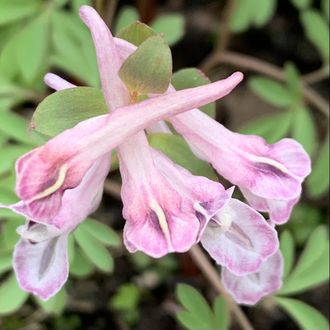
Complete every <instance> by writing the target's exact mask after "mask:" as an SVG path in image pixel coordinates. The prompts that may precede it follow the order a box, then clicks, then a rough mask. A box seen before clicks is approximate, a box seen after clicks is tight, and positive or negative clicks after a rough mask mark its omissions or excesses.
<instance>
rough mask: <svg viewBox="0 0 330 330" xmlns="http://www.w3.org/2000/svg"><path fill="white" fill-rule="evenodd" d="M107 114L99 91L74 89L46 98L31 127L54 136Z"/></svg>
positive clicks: (38, 108)
mask: <svg viewBox="0 0 330 330" xmlns="http://www.w3.org/2000/svg"><path fill="white" fill-rule="evenodd" d="M107 112H108V110H107V106H106V104H105V101H104V97H103V94H102V92H101V90H99V89H96V88H92V87H75V88H70V89H65V90H61V91H58V92H55V93H53V94H51V95H49V96H48V97H46V98H45V99H44V100H43V101H42V102H41V103H40V104H39V105H38V107H37V109H36V111H35V112H34V114H33V117H32V124H31V125H32V127H33V129H35V130H36V131H37V132H39V133H41V134H44V135H46V136H55V135H57V134H59V133H61V132H62V131H64V130H66V129H68V128H72V127H73V126H75V125H76V124H78V123H79V122H81V121H83V120H86V119H88V118H91V117H94V116H99V115H103V114H105V113H107ZM0 116H1V114H0Z"/></svg>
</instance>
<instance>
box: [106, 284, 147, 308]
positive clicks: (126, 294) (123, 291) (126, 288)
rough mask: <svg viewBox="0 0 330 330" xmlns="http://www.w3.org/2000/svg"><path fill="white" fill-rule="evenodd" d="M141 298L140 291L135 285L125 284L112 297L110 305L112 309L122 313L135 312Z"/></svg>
mask: <svg viewBox="0 0 330 330" xmlns="http://www.w3.org/2000/svg"><path fill="white" fill-rule="evenodd" d="M140 297H141V293H140V290H139V288H138V287H137V286H136V285H135V284H131V283H125V284H122V285H121V286H120V287H119V288H118V291H117V292H116V293H115V294H114V295H113V296H112V298H111V301H110V304H111V307H112V308H114V309H116V310H120V311H127V310H135V309H136V308H137V306H138V303H139V300H140Z"/></svg>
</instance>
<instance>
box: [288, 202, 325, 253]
mask: <svg viewBox="0 0 330 330" xmlns="http://www.w3.org/2000/svg"><path fill="white" fill-rule="evenodd" d="M323 221H324V215H323V213H322V210H320V209H319V208H318V207H315V206H311V205H309V204H303V203H299V204H298V205H296V206H295V207H294V209H293V211H292V214H291V218H290V221H289V222H288V223H287V227H288V228H290V231H291V233H292V235H293V237H294V241H295V242H296V244H297V245H299V246H302V247H304V246H305V245H306V242H307V240H308V239H309V237H310V235H311V233H312V232H313V231H314V230H315V228H316V227H317V226H318V225H320V224H321V223H322V222H323Z"/></svg>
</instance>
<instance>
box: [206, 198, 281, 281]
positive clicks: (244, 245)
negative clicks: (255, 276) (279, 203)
mask: <svg viewBox="0 0 330 330" xmlns="http://www.w3.org/2000/svg"><path fill="white" fill-rule="evenodd" d="M201 243H202V245H203V247H204V249H206V250H207V252H208V253H209V254H210V255H211V257H212V258H213V259H214V260H215V261H216V262H217V263H218V264H219V265H222V266H225V267H226V268H227V269H228V270H230V271H231V272H232V273H234V274H235V275H237V276H242V275H246V274H251V273H255V272H257V271H258V270H259V269H260V267H261V266H262V263H263V262H264V261H265V260H267V259H268V258H269V257H270V256H271V255H273V254H274V253H275V252H276V251H277V250H278V239H277V232H276V230H275V229H274V228H272V227H271V226H270V225H269V224H268V223H267V222H266V220H265V219H264V218H263V217H262V216H261V214H259V213H258V212H257V211H255V210H254V209H252V208H251V207H249V206H248V205H246V204H244V203H243V202H241V201H239V200H237V199H231V200H230V201H229V202H228V203H227V204H226V205H225V207H223V208H222V209H221V210H220V211H219V212H218V213H217V214H216V215H215V216H214V217H213V218H212V219H211V221H210V222H209V223H208V225H207V227H206V229H205V231H204V233H203V235H202V237H201Z"/></svg>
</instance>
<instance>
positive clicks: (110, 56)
mask: <svg viewBox="0 0 330 330" xmlns="http://www.w3.org/2000/svg"><path fill="white" fill-rule="evenodd" d="M79 13H80V17H81V19H82V20H83V21H84V23H85V24H86V25H87V27H88V28H89V29H90V31H91V34H92V38H93V41H94V46H95V50H96V56H97V62H98V67H99V72H100V78H101V84H102V89H103V93H104V97H105V100H106V103H107V105H108V108H109V111H113V110H115V109H117V108H118V107H121V106H123V105H124V104H129V103H130V98H129V93H128V91H127V88H126V87H125V85H124V83H123V82H122V80H121V79H120V78H119V75H118V71H119V69H120V67H121V65H122V60H121V58H120V57H119V54H118V52H117V49H116V46H115V42H114V39H113V37H112V34H111V32H110V30H109V29H108V27H107V25H106V24H105V22H104V21H103V20H102V18H101V17H100V16H99V14H98V13H97V11H96V10H95V9H94V8H92V7H90V6H82V7H81V8H80V10H79Z"/></svg>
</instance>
